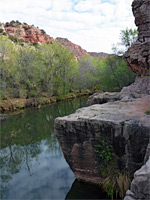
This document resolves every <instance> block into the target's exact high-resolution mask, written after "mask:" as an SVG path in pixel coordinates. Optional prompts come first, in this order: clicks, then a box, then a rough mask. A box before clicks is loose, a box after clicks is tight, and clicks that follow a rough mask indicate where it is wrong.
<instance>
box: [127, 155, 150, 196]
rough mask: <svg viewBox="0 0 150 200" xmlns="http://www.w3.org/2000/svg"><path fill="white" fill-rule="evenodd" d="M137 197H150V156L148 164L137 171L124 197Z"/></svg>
mask: <svg viewBox="0 0 150 200" xmlns="http://www.w3.org/2000/svg"><path fill="white" fill-rule="evenodd" d="M136 199H140V200H141V199H143V200H148V199H150V156H149V160H148V161H147V162H146V164H145V165H143V166H142V167H141V168H140V169H139V170H137V171H136V172H135V174H134V179H133V181H132V183H131V188H130V190H128V191H127V192H126V196H125V198H124V200H136Z"/></svg>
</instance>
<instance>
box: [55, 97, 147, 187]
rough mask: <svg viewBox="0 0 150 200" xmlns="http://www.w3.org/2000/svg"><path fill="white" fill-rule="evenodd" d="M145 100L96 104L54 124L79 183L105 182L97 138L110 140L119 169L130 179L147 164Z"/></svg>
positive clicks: (67, 159)
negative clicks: (127, 172)
mask: <svg viewBox="0 0 150 200" xmlns="http://www.w3.org/2000/svg"><path fill="white" fill-rule="evenodd" d="M145 98H148V99H149V98H150V97H149V96H148V97H143V98H142V99H135V100H134V101H132V102H121V101H118V102H109V103H106V104H102V105H98V104H96V105H92V106H89V107H86V108H82V109H79V110H77V111H76V113H75V114H72V115H69V116H66V117H62V118H57V119H56V120H55V133H56V136H57V138H58V140H59V142H60V145H61V147H62V150H63V153H64V156H65V159H66V161H67V162H68V164H69V166H70V168H71V169H72V171H73V172H74V174H75V175H76V177H77V179H80V180H83V181H86V182H91V183H94V184H99V183H101V181H102V175H101V172H100V168H99V165H100V162H101V160H100V158H99V156H98V155H97V154H96V153H95V144H97V143H98V141H97V140H96V138H100V139H102V138H103V137H104V138H107V139H108V141H109V142H110V143H111V145H112V146H113V155H114V158H115V162H116V165H117V167H118V168H119V169H120V170H122V169H127V170H128V171H129V172H130V175H131V176H133V173H134V172H135V171H136V170H137V169H139V168H140V167H141V166H142V165H143V164H144V157H145V156H146V152H148V151H147V147H148V143H149V141H150V125H149V124H150V115H146V114H145V105H146V104H145V102H146V99H145ZM141 102H143V105H142V104H141Z"/></svg>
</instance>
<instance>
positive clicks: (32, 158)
mask: <svg viewBox="0 0 150 200" xmlns="http://www.w3.org/2000/svg"><path fill="white" fill-rule="evenodd" d="M85 105H86V99H82V100H81V99H77V100H74V101H72V102H61V103H58V104H55V105H51V106H48V107H44V108H42V109H40V110H37V109H29V110H27V111H25V112H23V113H20V114H17V115H12V116H9V118H8V119H7V120H5V121H3V122H2V124H1V149H0V153H1V162H0V163H1V164H0V168H1V177H0V179H1V180H0V181H1V186H2V187H1V198H3V199H64V198H65V196H66V194H67V192H68V191H69V189H70V186H71V184H72V182H73V180H74V178H75V177H74V175H73V173H72V171H71V170H70V168H69V166H68V164H67V163H66V161H65V159H64V157H63V154H62V151H61V148H60V146H59V144H58V141H57V139H56V137H55V135H54V133H53V132H54V119H55V118H56V117H58V116H64V115H68V114H70V113H73V112H75V110H76V109H78V108H79V107H83V106H85Z"/></svg>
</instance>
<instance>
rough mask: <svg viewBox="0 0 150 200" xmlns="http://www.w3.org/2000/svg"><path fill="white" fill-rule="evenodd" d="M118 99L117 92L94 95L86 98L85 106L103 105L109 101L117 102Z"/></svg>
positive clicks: (118, 94)
mask: <svg viewBox="0 0 150 200" xmlns="http://www.w3.org/2000/svg"><path fill="white" fill-rule="evenodd" d="M119 99H120V93H119V92H104V93H94V94H93V95H91V96H90V97H89V98H88V101H87V105H89V106H90V105H93V104H103V103H107V102H110V101H117V100H119Z"/></svg>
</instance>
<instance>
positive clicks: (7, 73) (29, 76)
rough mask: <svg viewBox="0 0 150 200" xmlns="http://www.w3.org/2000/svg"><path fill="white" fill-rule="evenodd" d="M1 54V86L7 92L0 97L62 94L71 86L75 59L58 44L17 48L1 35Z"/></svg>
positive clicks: (76, 70) (76, 69)
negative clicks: (45, 93)
mask: <svg viewBox="0 0 150 200" xmlns="http://www.w3.org/2000/svg"><path fill="white" fill-rule="evenodd" d="M11 39H13V40H14V38H13V37H12V38H11ZM15 41H16V40H15ZM0 55H1V56H0V62H1V65H0V68H1V89H2V91H4V90H7V91H9V92H8V94H7V96H6V95H5V92H3V95H2V96H1V97H2V98H7V97H8V96H10V97H20V98H27V97H33V96H38V95H39V94H40V93H41V92H47V93H48V96H52V95H65V94H67V93H68V92H69V91H71V90H72V88H73V87H74V85H73V84H74V77H75V74H77V72H78V62H77V60H76V59H75V57H74V55H73V54H72V53H70V52H69V51H68V50H67V49H65V48H63V47H62V46H61V45H60V44H59V43H54V44H42V45H41V46H37V47H36V45H35V46H33V45H32V46H30V45H25V46H22V47H20V46H18V42H17V44H15V43H12V42H11V41H10V40H9V39H8V38H7V37H4V36H1V37H0Z"/></svg>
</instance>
